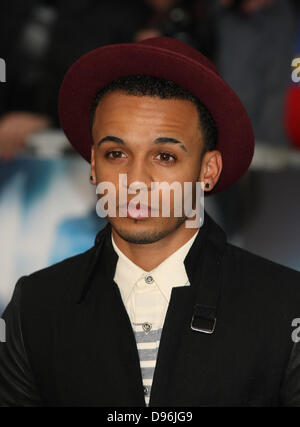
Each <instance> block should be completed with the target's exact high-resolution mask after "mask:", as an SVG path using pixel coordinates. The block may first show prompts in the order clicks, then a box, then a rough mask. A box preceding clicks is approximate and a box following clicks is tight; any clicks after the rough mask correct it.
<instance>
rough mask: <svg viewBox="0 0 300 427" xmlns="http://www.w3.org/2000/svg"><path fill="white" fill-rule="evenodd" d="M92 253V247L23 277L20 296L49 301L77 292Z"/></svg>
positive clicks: (84, 276) (90, 260) (88, 266)
mask: <svg viewBox="0 0 300 427" xmlns="http://www.w3.org/2000/svg"><path fill="white" fill-rule="evenodd" d="M94 252H95V247H92V248H90V249H89V250H87V251H86V252H83V253H81V254H78V255H75V256H72V257H70V258H66V259H65V260H63V261H61V262H58V263H56V264H53V265H51V266H49V267H46V268H43V269H41V270H38V271H35V272H34V273H32V274H30V275H28V276H23V277H22V278H21V279H20V282H21V283H22V294H23V295H25V296H26V295H28V296H30V298H31V297H33V298H34V299H35V298H36V299H39V300H40V299H41V298H42V299H48V301H49V300H50V298H51V299H52V298H60V297H61V296H62V295H64V294H66V293H74V292H77V290H79V289H80V286H81V285H82V281H83V280H84V279H85V278H86V274H87V272H88V271H89V268H90V266H91V263H92V260H93V255H94Z"/></svg>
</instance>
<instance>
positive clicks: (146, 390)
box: [144, 386, 149, 396]
mask: <svg viewBox="0 0 300 427" xmlns="http://www.w3.org/2000/svg"><path fill="white" fill-rule="evenodd" d="M148 393H149V389H148V387H146V386H144V395H145V396H147V394H148Z"/></svg>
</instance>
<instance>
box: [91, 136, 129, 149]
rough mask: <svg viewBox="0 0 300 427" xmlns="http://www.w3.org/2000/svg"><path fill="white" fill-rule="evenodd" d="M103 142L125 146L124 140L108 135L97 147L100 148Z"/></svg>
mask: <svg viewBox="0 0 300 427" xmlns="http://www.w3.org/2000/svg"><path fill="white" fill-rule="evenodd" d="M103 142H117V143H118V144H124V141H123V139H121V138H118V137H117V136H111V135H107V136H105V137H104V138H102V139H100V141H99V142H98V143H97V146H98V147H99V145H101V144H102V143H103Z"/></svg>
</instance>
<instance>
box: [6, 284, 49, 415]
mask: <svg viewBox="0 0 300 427" xmlns="http://www.w3.org/2000/svg"><path fill="white" fill-rule="evenodd" d="M23 280H25V278H24V277H23V278H21V279H20V280H19V281H18V283H17V284H16V287H15V290H14V293H13V296H12V299H11V301H10V303H9V304H8V306H7V308H6V310H5V311H4V313H3V316H2V318H3V319H4V321H5V328H6V339H5V342H1V343H0V407H23V406H26V407H30V406H34V407H38V406H42V400H41V398H40V396H39V392H38V389H37V385H36V382H35V379H34V376H33V373H32V370H31V368H30V364H29V360H28V357H27V355H26V350H25V346H24V341H23V336H22V325H21V309H20V305H21V291H22V282H23Z"/></svg>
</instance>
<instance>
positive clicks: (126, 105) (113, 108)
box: [95, 91, 198, 121]
mask: <svg viewBox="0 0 300 427" xmlns="http://www.w3.org/2000/svg"><path fill="white" fill-rule="evenodd" d="M133 112H134V115H135V116H139V115H144V116H145V118H146V117H147V114H149V115H151V116H156V117H157V118H160V119H161V120H163V119H168V118H169V119H172V116H174V119H175V120H176V121H178V120H179V121H181V120H182V121H185V120H186V119H187V117H189V118H190V120H193V119H196V120H197V116H198V112H197V108H196V106H195V105H194V104H193V103H192V102H191V101H189V100H186V99H178V98H160V97H158V96H149V95H134V94H128V93H126V92H122V91H113V92H110V93H107V94H106V95H105V96H104V97H103V99H101V100H100V102H99V104H98V107H97V109H96V114H95V116H96V117H95V118H96V119H101V118H102V117H103V116H106V115H109V116H111V115H112V114H114V115H115V116H118V115H119V114H120V113H121V114H123V115H130V114H132V113H133ZM175 116H176V117H175ZM105 118H106V117H105ZM132 118H133V117H132Z"/></svg>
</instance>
